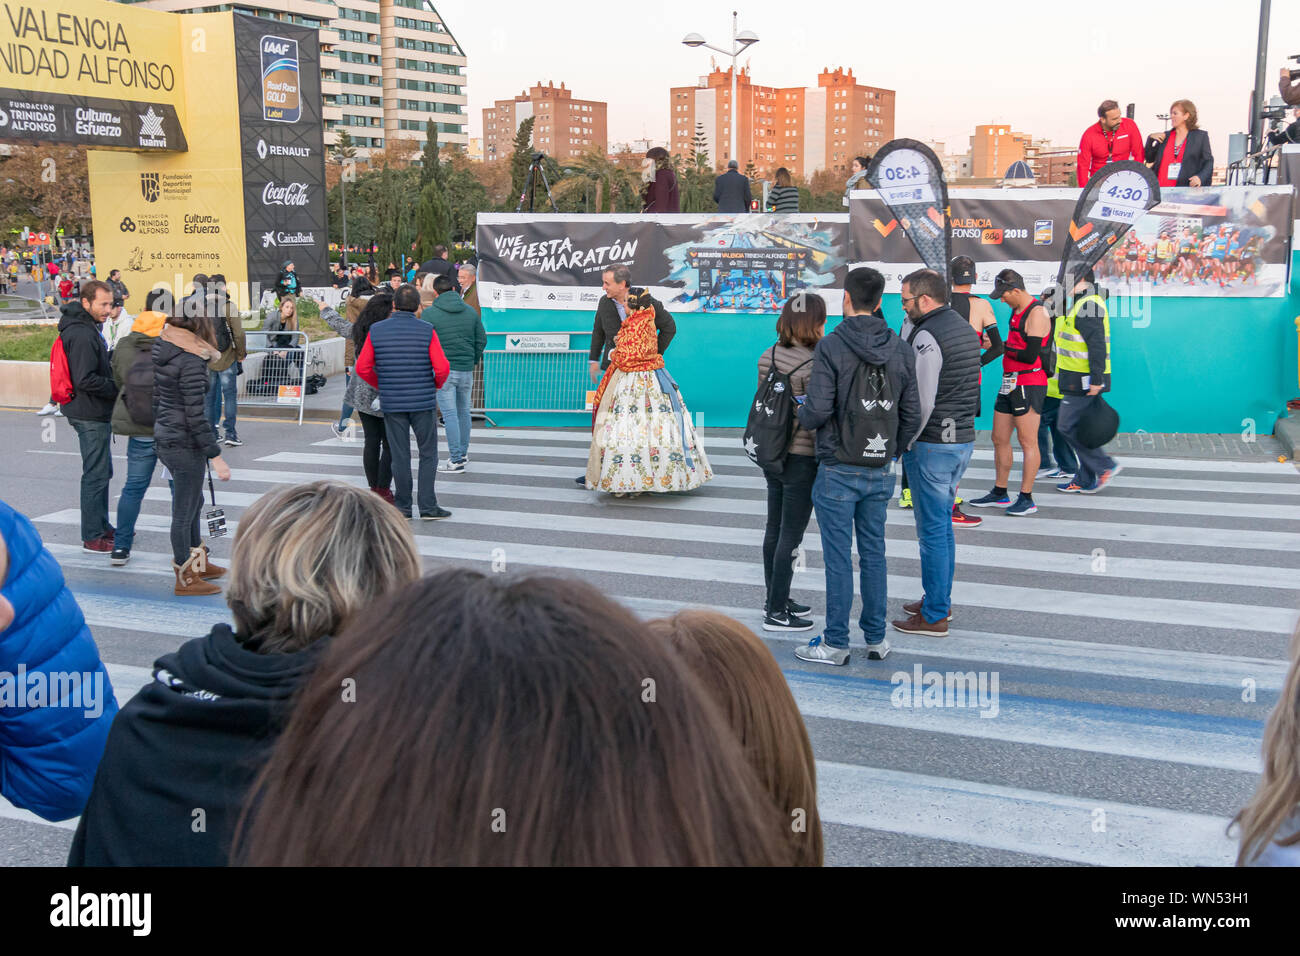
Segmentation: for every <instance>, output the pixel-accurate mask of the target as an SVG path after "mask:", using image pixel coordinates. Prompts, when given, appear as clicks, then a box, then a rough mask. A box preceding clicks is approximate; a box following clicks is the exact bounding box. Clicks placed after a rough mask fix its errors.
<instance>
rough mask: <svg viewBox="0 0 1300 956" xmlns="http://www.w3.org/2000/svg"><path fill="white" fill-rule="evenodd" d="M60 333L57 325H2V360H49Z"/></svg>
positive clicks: (0, 344)
mask: <svg viewBox="0 0 1300 956" xmlns="http://www.w3.org/2000/svg"><path fill="white" fill-rule="evenodd" d="M58 334H59V329H58V326H55V325H7V326H0V360H8V361H13V362H48V361H49V360H50V349H51V348H53V346H54V338H55V336H57V335H58Z"/></svg>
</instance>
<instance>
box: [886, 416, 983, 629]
mask: <svg viewBox="0 0 1300 956" xmlns="http://www.w3.org/2000/svg"><path fill="white" fill-rule="evenodd" d="M974 450H975V443H974V442H966V443H965V444H962V445H952V444H944V443H940V442H924V441H918V442H916V443H915V444H914V445H913V446H912V450H911V451H909V452H905V453H904V454H903V465H904V467H905V468H907V480H908V482H909V483H910V484H911V487H912V507H913V509H914V510H915V511H916V537H917V542H918V543H919V544H920V548H921V587H922V588H923V589H924V591H925V596H924V599H923V600H922V602H921V613H922V615H924V617H925V619H926V620H927V621H930V622H935V621H942V620H944V619H945V618H946V617H947V616H948V613H949V611H950V610H951V609H952V582H953V578H954V577H956V574H957V547H956V543H955V541H954V540H953V533H952V503H953V501H954V500H955V499H956V497H957V483H958V482H960V481H961V476H962V475H964V474H965V473H966V466H967V465H969V464H970V456H971V452H973V451H974Z"/></svg>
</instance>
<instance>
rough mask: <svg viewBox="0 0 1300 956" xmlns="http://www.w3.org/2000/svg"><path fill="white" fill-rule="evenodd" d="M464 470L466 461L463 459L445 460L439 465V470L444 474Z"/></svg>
mask: <svg viewBox="0 0 1300 956" xmlns="http://www.w3.org/2000/svg"><path fill="white" fill-rule="evenodd" d="M464 470H465V463H464V462H463V461H444V462H443V463H442V464H441V465H439V466H438V471H440V472H442V473H443V474H444V475H458V474H460V473H461V472H462V471H464Z"/></svg>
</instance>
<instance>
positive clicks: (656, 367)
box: [587, 289, 713, 497]
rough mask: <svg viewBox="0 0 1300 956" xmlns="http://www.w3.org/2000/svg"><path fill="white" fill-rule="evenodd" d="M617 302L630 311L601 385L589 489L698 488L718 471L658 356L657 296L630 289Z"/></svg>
mask: <svg viewBox="0 0 1300 956" xmlns="http://www.w3.org/2000/svg"><path fill="white" fill-rule="evenodd" d="M620 304H621V305H622V306H623V309H622V310H620V311H625V312H626V316H625V318H624V319H623V322H622V324H621V325H620V326H619V330H618V335H617V337H616V338H615V345H614V349H613V351H612V352H610V353H609V360H610V361H609V367H608V368H607V369H606V370H605V374H604V377H603V378H602V379H601V381H600V386H599V387H598V388H597V390H596V399H595V403H594V405H595V409H596V410H595V413H594V415H593V423H592V438H591V452H590V454H589V455H588V457H587V487H588V488H594V489H596V490H598V491H604V492H609V493H611V494H614V495H618V496H620V497H621V496H624V495H629V494H641V493H643V492H668V491H690V490H691V489H693V488H698V487H700V485H702V484H704V483H705V482H706V481H709V480H710V479H712V478H713V469H712V468H711V467H709V460H708V458H707V457H706V456H705V454H704V448H703V446H702V444H701V443H700V440H699V436H698V435H697V434H696V432H695V426H694V425H693V424H692V422H691V413H690V411H689V410H688V409H687V407H686V402H685V401H684V400H683V399H682V397H681V392H680V390H679V389H678V388H677V383H676V382H674V381H673V378H672V376H671V375H669V374H668V370H667V369H665V368H664V360H663V356H662V355H660V354H659V344H658V336H657V334H656V330H655V304H654V300H653V299H652V298H651V296H650V294H649V293H648V292H644V291H641V290H638V289H630V290H629V291H628V293H627V300H626V302H625V303H620Z"/></svg>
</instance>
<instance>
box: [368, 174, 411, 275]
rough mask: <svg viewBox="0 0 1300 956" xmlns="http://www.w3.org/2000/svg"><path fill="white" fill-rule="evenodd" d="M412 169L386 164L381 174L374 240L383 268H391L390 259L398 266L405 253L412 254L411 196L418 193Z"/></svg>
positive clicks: (376, 204) (376, 199)
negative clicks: (395, 168)
mask: <svg viewBox="0 0 1300 956" xmlns="http://www.w3.org/2000/svg"><path fill="white" fill-rule="evenodd" d="M412 172H413V170H394V169H393V168H392V167H391V166H387V165H385V166H384V168H383V170H382V171H381V172H380V174H379V184H378V185H379V189H378V196H376V198H375V242H376V244H377V245H378V246H379V253H378V260H379V268H380V269H386V268H388V264H389V263H390V262H391V263H393V264H394V265H398V264H399V263H401V261H402V257H403V256H407V257H409V256H410V254H411V242H412V240H414V239H415V224H414V222H413V221H412V216H411V212H412V209H411V202H410V200H409V198H408V197H410V196H411V195H412V193H414V192H415V190H416V188H417V183H418V178H417V177H416V176H413V175H411V173H412Z"/></svg>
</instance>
